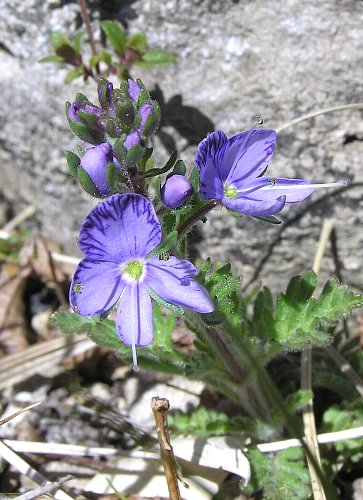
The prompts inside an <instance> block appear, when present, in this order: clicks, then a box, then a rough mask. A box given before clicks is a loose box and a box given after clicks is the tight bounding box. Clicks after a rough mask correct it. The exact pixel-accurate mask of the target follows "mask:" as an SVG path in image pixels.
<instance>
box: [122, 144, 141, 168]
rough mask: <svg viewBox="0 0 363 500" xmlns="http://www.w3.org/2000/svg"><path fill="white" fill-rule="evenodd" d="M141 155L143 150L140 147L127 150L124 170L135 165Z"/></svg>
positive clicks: (136, 146)
mask: <svg viewBox="0 0 363 500" xmlns="http://www.w3.org/2000/svg"><path fill="white" fill-rule="evenodd" d="M143 154H144V149H143V148H142V147H141V146H139V145H138V144H135V146H132V148H131V149H129V151H128V152H127V155H126V168H128V167H133V166H134V165H136V163H137V162H138V161H139V160H141V158H142V155H143Z"/></svg>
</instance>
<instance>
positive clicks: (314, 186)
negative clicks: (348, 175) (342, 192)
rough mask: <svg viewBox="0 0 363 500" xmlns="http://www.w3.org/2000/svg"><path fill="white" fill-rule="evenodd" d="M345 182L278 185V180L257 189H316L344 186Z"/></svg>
mask: <svg viewBox="0 0 363 500" xmlns="http://www.w3.org/2000/svg"><path fill="white" fill-rule="evenodd" d="M346 185H347V183H346V181H339V182H327V183H326V184H292V185H287V186H286V185H281V184H280V185H279V184H278V182H277V181H276V184H273V185H271V184H270V185H269V186H263V187H261V188H260V189H259V191H263V190H269V189H283V190H284V191H285V190H291V191H293V190H294V189H304V188H305V189H311V188H313V189H316V188H328V187H339V186H346Z"/></svg>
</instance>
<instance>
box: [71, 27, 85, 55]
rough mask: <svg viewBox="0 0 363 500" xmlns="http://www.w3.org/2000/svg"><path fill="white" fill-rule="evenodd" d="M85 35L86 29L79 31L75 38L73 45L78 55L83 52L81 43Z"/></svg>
mask: <svg viewBox="0 0 363 500" xmlns="http://www.w3.org/2000/svg"><path fill="white" fill-rule="evenodd" d="M83 37H84V31H81V32H80V33H77V35H76V36H75V37H74V39H73V47H74V50H75V51H76V52H77V54H78V55H80V53H81V44H82V39H83Z"/></svg>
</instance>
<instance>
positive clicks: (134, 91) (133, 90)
mask: <svg viewBox="0 0 363 500" xmlns="http://www.w3.org/2000/svg"><path fill="white" fill-rule="evenodd" d="M128 83H129V90H128V92H129V95H130V97H131V99H132V100H133V101H137V100H138V98H139V95H140V92H141V87H140V85H139V84H138V83H137V82H135V80H132V79H131V78H129V79H128Z"/></svg>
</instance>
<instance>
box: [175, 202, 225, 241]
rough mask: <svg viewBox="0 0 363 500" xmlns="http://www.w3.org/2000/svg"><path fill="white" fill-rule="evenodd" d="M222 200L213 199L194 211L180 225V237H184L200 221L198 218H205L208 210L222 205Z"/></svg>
mask: <svg viewBox="0 0 363 500" xmlns="http://www.w3.org/2000/svg"><path fill="white" fill-rule="evenodd" d="M221 203H222V202H221V200H212V201H210V202H209V203H207V205H204V207H202V208H201V209H199V210H197V211H196V212H194V213H193V214H192V215H191V216H190V217H188V218H187V219H186V220H185V221H184V222H183V223H182V224H181V225H180V226H179V227H178V229H177V230H178V235H179V238H183V237H184V236H185V235H186V234H187V232H188V231H189V230H190V229H191V228H192V227H193V226H194V224H196V223H197V222H198V220H200V219H203V217H205V216H206V215H207V213H208V212H210V211H211V210H213V208H215V207H217V206H218V205H220V204H221Z"/></svg>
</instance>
